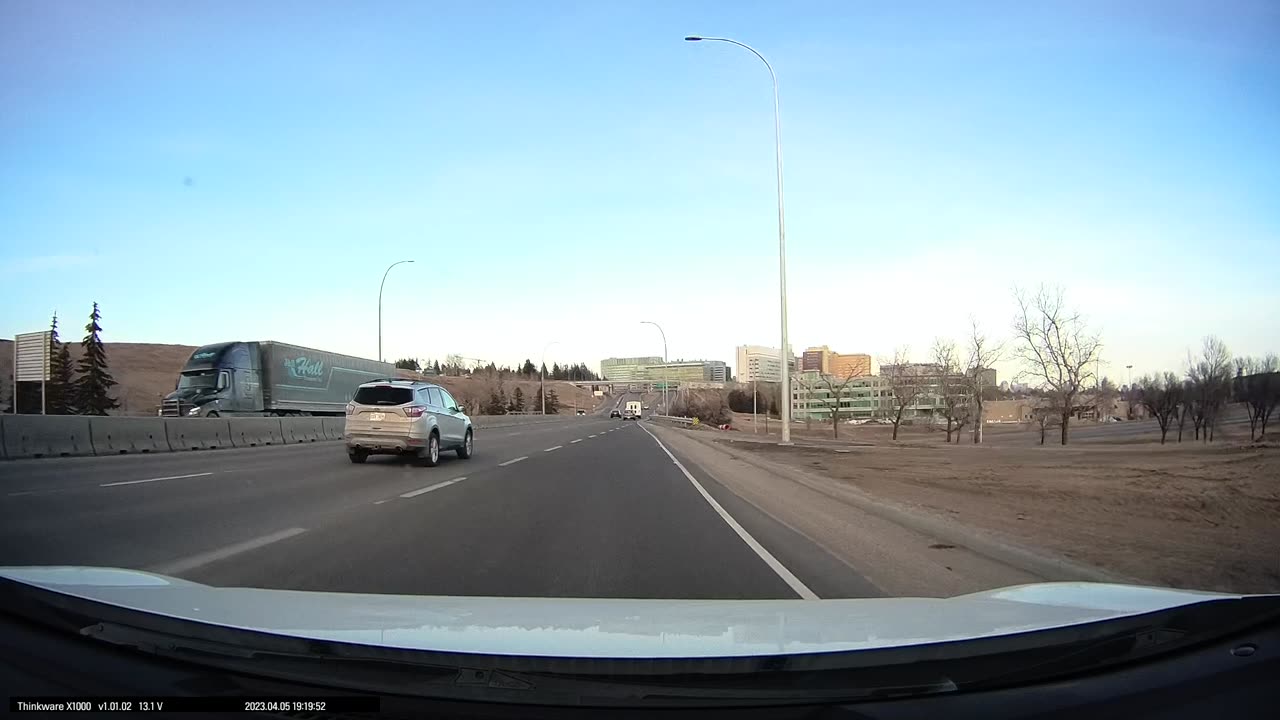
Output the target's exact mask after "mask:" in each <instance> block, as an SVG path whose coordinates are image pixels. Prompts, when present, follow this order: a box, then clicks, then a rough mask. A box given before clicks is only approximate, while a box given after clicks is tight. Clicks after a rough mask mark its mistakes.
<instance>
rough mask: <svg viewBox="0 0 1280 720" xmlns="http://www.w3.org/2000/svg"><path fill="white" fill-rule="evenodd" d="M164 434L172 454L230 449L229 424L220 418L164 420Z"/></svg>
mask: <svg viewBox="0 0 1280 720" xmlns="http://www.w3.org/2000/svg"><path fill="white" fill-rule="evenodd" d="M164 434H165V437H166V438H168V440H169V447H170V448H171V449H173V451H174V452H178V451H180V450H216V449H218V448H227V447H231V423H230V421H227V420H223V419H222V418H174V419H172V420H165V421H164Z"/></svg>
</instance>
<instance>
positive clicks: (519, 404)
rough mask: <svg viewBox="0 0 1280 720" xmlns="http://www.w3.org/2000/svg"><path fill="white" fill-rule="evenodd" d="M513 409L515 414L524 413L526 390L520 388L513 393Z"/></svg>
mask: <svg viewBox="0 0 1280 720" xmlns="http://www.w3.org/2000/svg"><path fill="white" fill-rule="evenodd" d="M511 409H512V410H513V411H515V412H524V390H521V389H520V388H519V387H518V386H517V387H516V389H515V392H513V393H511Z"/></svg>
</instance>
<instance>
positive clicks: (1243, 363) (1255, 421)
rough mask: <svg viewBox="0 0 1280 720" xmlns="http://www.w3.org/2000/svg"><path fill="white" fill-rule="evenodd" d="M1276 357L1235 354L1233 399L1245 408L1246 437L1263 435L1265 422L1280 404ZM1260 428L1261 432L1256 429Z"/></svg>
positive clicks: (1279, 363) (1265, 430)
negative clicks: (1247, 423)
mask: <svg viewBox="0 0 1280 720" xmlns="http://www.w3.org/2000/svg"><path fill="white" fill-rule="evenodd" d="M1278 371H1280V358H1277V357H1276V355H1275V353H1268V354H1267V356H1266V357H1263V358H1261V359H1259V358H1236V380H1235V388H1234V389H1235V393H1234V394H1235V399H1236V400H1237V401H1238V402H1242V403H1244V404H1245V407H1246V408H1247V409H1248V411H1249V439H1250V440H1261V439H1262V438H1264V437H1266V435H1267V422H1268V421H1269V420H1270V419H1271V413H1273V412H1275V409H1276V405H1277V404H1280V372H1278ZM1259 430H1261V431H1262V432H1258V431H1259Z"/></svg>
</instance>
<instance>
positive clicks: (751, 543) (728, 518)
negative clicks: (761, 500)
mask: <svg viewBox="0 0 1280 720" xmlns="http://www.w3.org/2000/svg"><path fill="white" fill-rule="evenodd" d="M640 429H641V430H644V431H645V433H647V434H648V435H649V437H651V438H653V441H654V442H656V443H658V447H660V448H662V452H664V453H666V454H667V457H669V458H671V462H673V463H675V464H676V467H678V468H680V472H682V473H684V476H685V477H686V478H688V479H689V482H691V483H693V486H694V487H695V488H697V490H698V494H700V495H702V499H703V500H706V501H707V504H709V505H710V506H711V508H712V509H713V510H715V511H716V512H717V513H719V515H720V517H721V518H722V519H724V521H725V522H726V523H728V524H729V527H731V528H733V531H734V532H736V533H738V537H740V538H742V541H743V542H745V543H746V544H747V547H749V548H751V549H752V550H754V551H755V553H756V555H759V556H760V559H761V560H764V564H765V565H768V566H769V569H771V570H773V572H774V573H776V574H777V576H778V577H780V578H782V581H783V582H785V583H786V584H787V585H788V586H790V587H791V589H792V590H794V591H795V593H796V594H797V595H799V596H800V597H801V598H802V599H804V600H818V599H820V598H819V597H818V595H817V593H815V592H814V591H812V590H810V589H809V587H808V586H807V585H805V584H804V583H803V582H800V578H798V577H796V576H795V574H794V573H792V572H791V571H790V570H788V569H787V568H786V566H785V565H783V564H782V563H781V562H779V561H778V558H776V557H774V556H773V553H771V552H769V551H768V550H766V549H765V548H764V546H763V545H761V544H760V543H759V542H758V541H757V540H756V539H755V538H753V537H751V533H749V532H747V530H746V528H744V527H742V526H741V525H739V524H738V521H737V520H734V519H733V516H732V515H730V514H729V512H728V511H727V510H725V509H724V508H723V507H722V506H721V505H720V503H718V502H716V499H715V498H713V497H711V493H708V492H707V489H706V488H704V487H702V483H700V482H698V480H697V478H695V477H694V476H693V473H690V472H689V470H688V469H686V468H685V466H684V465H683V464H681V462H680V461H679V460H677V459H676V456H675V455H672V454H671V451H670V450H668V449H667V446H666V445H663V444H662V441H661V440H659V439H658V436H657V435H654V434H653V433H651V432H649V428H647V427H644V426H643V425H642V426H640Z"/></svg>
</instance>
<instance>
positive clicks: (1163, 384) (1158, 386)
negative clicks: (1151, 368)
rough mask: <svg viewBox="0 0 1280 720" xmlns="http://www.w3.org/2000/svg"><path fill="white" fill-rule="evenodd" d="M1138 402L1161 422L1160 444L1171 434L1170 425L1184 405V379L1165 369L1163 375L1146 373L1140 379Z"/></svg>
mask: <svg viewBox="0 0 1280 720" xmlns="http://www.w3.org/2000/svg"><path fill="white" fill-rule="evenodd" d="M1137 384H1138V396H1137V397H1138V402H1139V403H1141V404H1142V406H1143V407H1145V408H1146V409H1147V411H1148V412H1150V413H1151V415H1152V416H1153V417H1155V419H1156V422H1158V423H1160V444H1161V445H1163V444H1164V440H1165V436H1167V435H1168V434H1169V425H1170V423H1172V422H1173V420H1174V418H1176V417H1178V410H1179V408H1180V407H1181V406H1182V381H1180V380H1179V379H1178V376H1177V375H1174V374H1173V373H1171V372H1169V371H1167V370H1166V371H1165V372H1164V373H1163V374H1161V375H1156V376H1154V377H1153V376H1150V375H1144V376H1143V377H1142V378H1141V379H1139V380H1138V383H1137Z"/></svg>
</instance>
